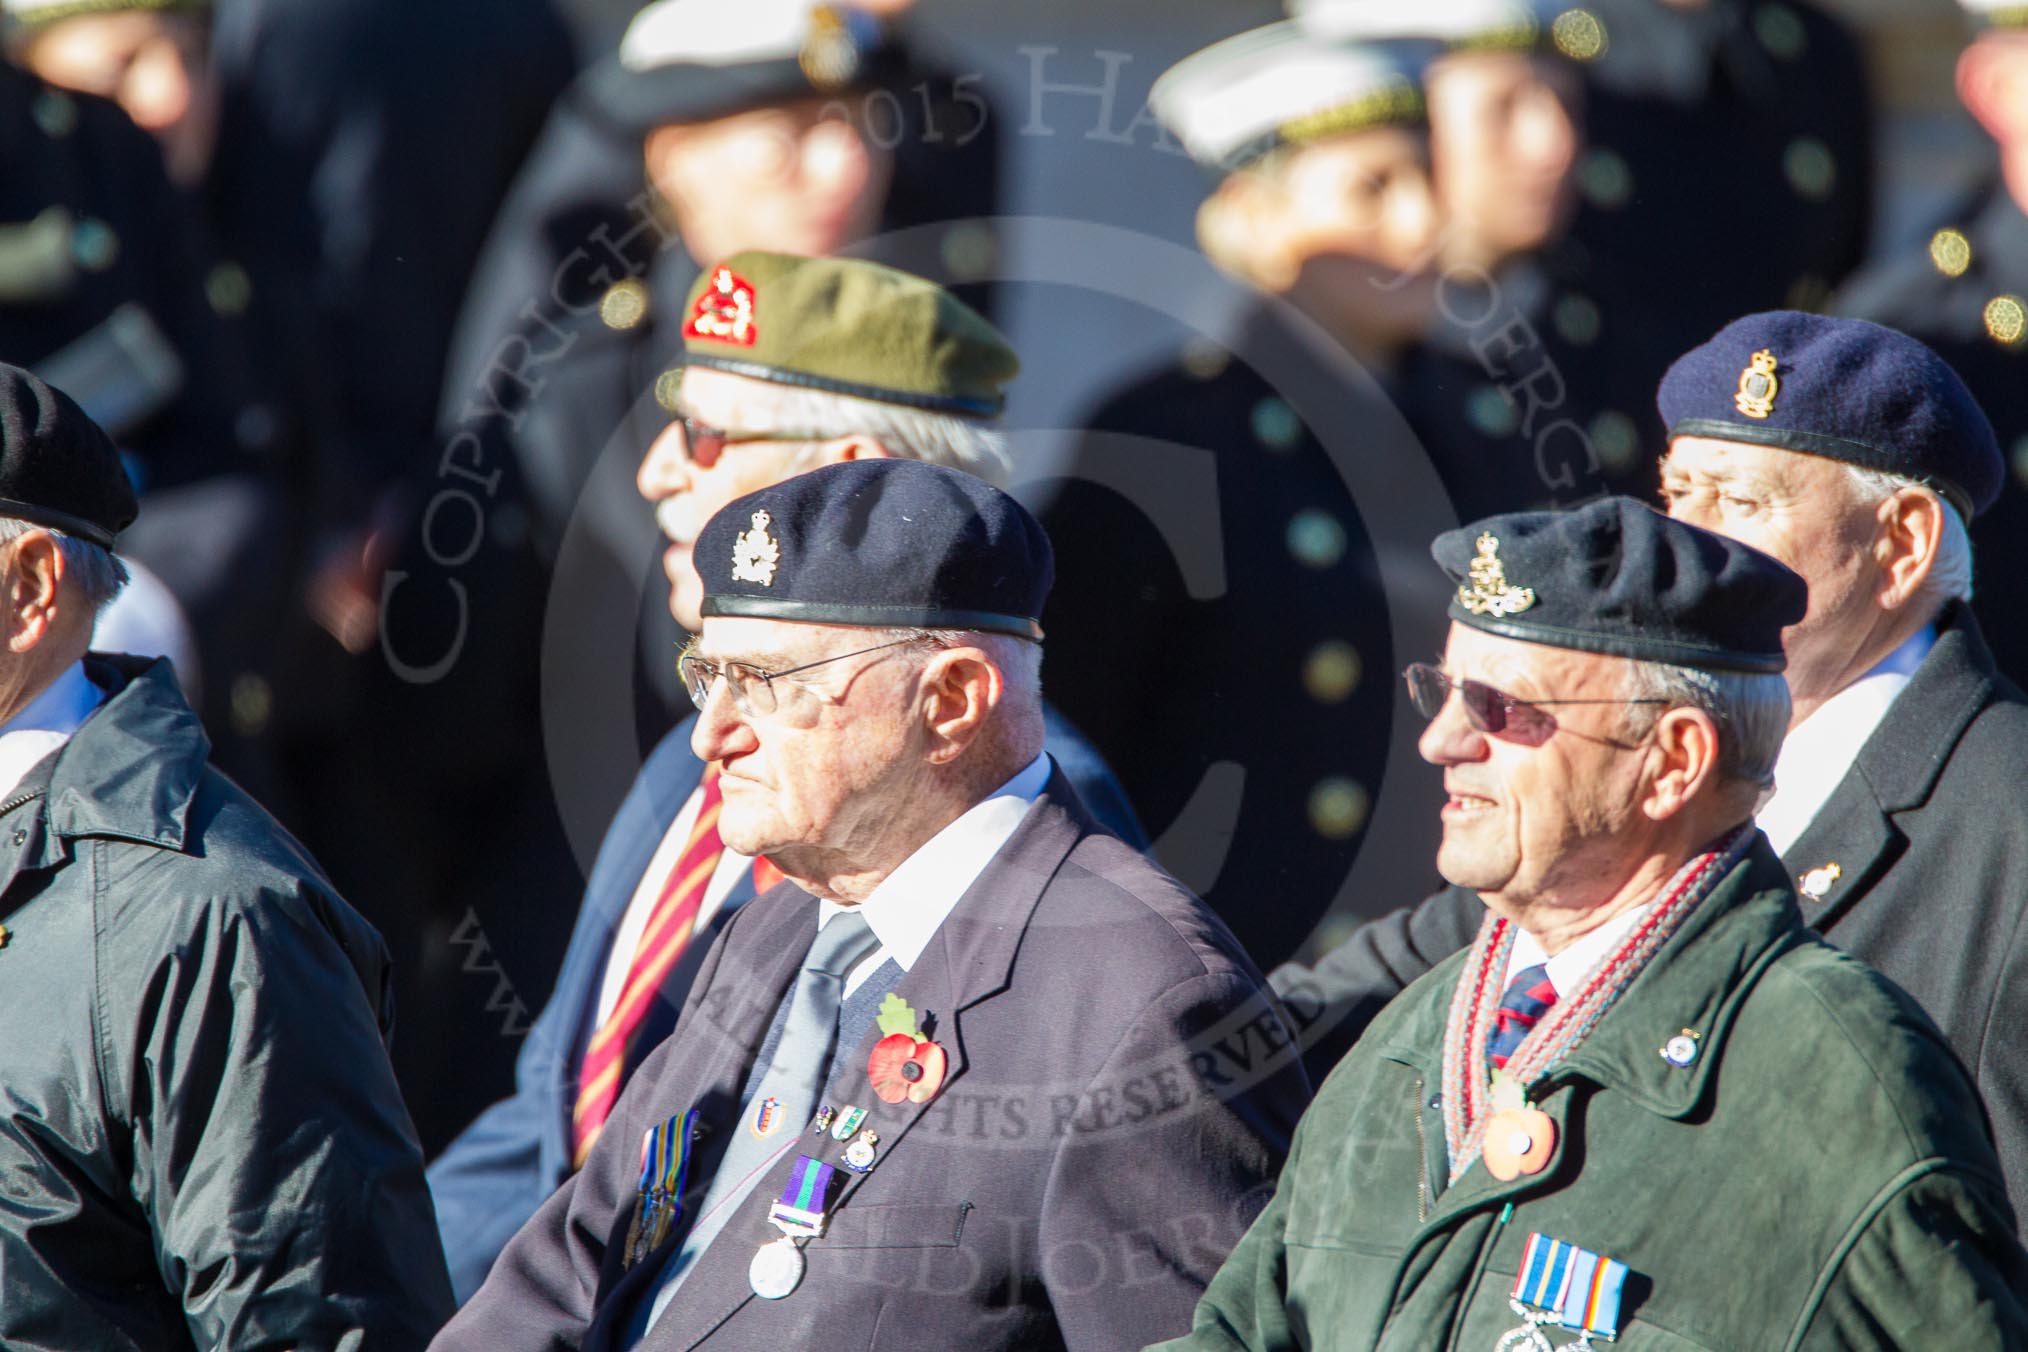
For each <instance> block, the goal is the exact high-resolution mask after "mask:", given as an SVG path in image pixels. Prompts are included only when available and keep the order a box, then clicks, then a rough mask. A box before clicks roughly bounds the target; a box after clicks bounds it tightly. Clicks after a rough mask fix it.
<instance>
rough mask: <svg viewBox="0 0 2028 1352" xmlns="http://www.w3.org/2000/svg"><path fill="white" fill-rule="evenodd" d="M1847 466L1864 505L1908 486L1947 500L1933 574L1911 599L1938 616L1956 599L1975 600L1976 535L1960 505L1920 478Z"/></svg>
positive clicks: (1882, 499) (1870, 505)
mask: <svg viewBox="0 0 2028 1352" xmlns="http://www.w3.org/2000/svg"><path fill="white" fill-rule="evenodd" d="M1846 469H1847V470H1848V471H1849V472H1850V473H1851V476H1852V487H1853V490H1854V491H1855V492H1857V493H1858V494H1859V500H1860V503H1861V505H1863V506H1866V507H1878V506H1879V505H1880V504H1881V503H1883V502H1885V501H1887V499H1888V498H1889V497H1891V496H1892V495H1893V494H1895V493H1897V492H1899V491H1901V490H1902V489H1904V488H1920V489H1921V490H1922V491H1923V492H1925V493H1928V494H1929V495H1930V496H1931V497H1933V498H1935V499H1936V500H1937V501H1939V502H1941V503H1943V508H1944V525H1943V538H1942V539H1941V540H1939V541H1938V542H1937V550H1936V558H1935V559H1934V560H1933V561H1932V562H1931V563H1930V566H1929V576H1927V577H1925V578H1924V579H1923V580H1922V590H1921V591H1919V592H1917V593H1916V594H1915V596H1913V597H1911V598H1910V603H1911V604H1915V603H1922V604H1923V605H1924V606H1925V608H1926V609H1927V610H1928V613H1929V616H1930V617H1934V616H1935V615H1936V613H1937V612H1938V611H1940V610H1942V609H1943V608H1944V607H1945V606H1946V605H1948V604H1949V603H1950V602H1952V601H1969V600H1971V599H1972V537H1971V533H1970V532H1969V531H1967V530H1966V529H1965V520H1964V518H1963V517H1961V516H1959V515H1958V509H1957V508H1956V507H1955V506H1953V505H1952V504H1951V502H1950V501H1949V500H1948V499H1946V498H1945V497H1944V496H1943V495H1942V494H1940V493H1938V492H1937V491H1936V490H1935V489H1934V488H1931V487H1930V486H1929V485H1928V484H1926V483H1924V482H1922V481H1921V480H1920V479H1911V478H1908V477H1907V476H1905V475H1901V474H1889V473H1886V472H1885V471H1883V470H1877V469H1865V468H1863V467H1861V466H1859V465H1848V466H1846Z"/></svg>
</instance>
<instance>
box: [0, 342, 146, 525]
mask: <svg viewBox="0 0 2028 1352" xmlns="http://www.w3.org/2000/svg"><path fill="white" fill-rule="evenodd" d="M138 510H139V509H138V507H137V506H136V504H135V502H134V485H133V484H132V482H131V481H129V480H128V478H127V470H126V467H125V466H124V465H122V464H121V463H120V453H119V451H117V450H116V449H114V447H113V443H112V440H111V438H109V437H107V436H106V434H105V432H104V431H102V430H101V429H100V428H99V425H98V424H97V423H95V422H93V421H92V420H91V418H90V417H89V416H87V415H86V413H85V411H84V410H83V409H81V408H79V407H78V406H77V405H76V404H75V403H73V402H71V398H70V396H69V395H67V394H65V393H64V392H63V391H62V390H59V389H56V388H55V387H53V386H51V385H49V384H46V383H45V382H44V381H43V380H42V379H41V378H40V377H38V376H36V375H35V374H33V373H32V372H29V371H24V370H22V369H21V368H20V367H18V366H8V365H6V364H4V363H0V517H13V518H16V519H18V520H21V521H32V522H34V523H35V524H36V525H38V526H48V527H49V528H51V529H52V530H60V531H63V532H65V533H67V534H70V535H75V536H77V537H78V538H79V539H81V540H89V541H90V542H91V543H93V544H95V545H102V546H104V547H105V548H107V549H111V548H112V547H113V537H114V536H116V535H118V534H119V533H120V532H121V531H123V530H125V529H126V528H127V527H128V526H129V525H130V524H132V522H133V520H134V517H135V515H136V513H137V512H138Z"/></svg>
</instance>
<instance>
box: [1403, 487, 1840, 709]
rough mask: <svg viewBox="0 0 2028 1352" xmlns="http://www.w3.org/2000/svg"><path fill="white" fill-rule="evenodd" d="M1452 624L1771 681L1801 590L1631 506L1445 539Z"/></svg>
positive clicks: (1623, 502) (1770, 565) (1805, 593)
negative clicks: (1757, 675) (1453, 584)
mask: <svg viewBox="0 0 2028 1352" xmlns="http://www.w3.org/2000/svg"><path fill="white" fill-rule="evenodd" d="M1430 553H1431V554H1432V555H1434V556H1435V558H1436V561H1437V563H1438V564H1439V565H1440V566H1441V567H1442V568H1443V570H1444V571H1445V572H1446V573H1449V574H1450V575H1451V577H1452V578H1454V579H1455V580H1456V581H1457V584H1458V589H1457V591H1456V592H1455V593H1454V594H1453V595H1452V597H1451V606H1450V614H1451V618H1452V619H1453V620H1455V621H1457V622H1458V623H1459V624H1464V625H1470V626H1471V627H1472V628H1474V629H1483V630H1485V631H1486V632H1487V633H1489V634H1498V635H1499V636H1500V637H1502V638H1512V639H1519V640H1521V641H1522V642H1524V643H1542V644H1547V645H1548V646H1550V647H1552V648H1576V649H1578V650H1580V651H1582V652H1593V653H1606V654H1608V655H1610V656H1613V657H1630V658H1633V659H1635V660H1637V661H1643V662H1668V663H1672V664H1674V665H1676V666H1682V667H1695V668H1698V669H1699V670H1704V671H1741V672H1754V673H1771V672H1779V671H1780V670H1782V668H1783V667H1784V666H1785V665H1786V661H1785V659H1784V657H1783V655H1782V630H1783V628H1784V627H1786V626H1788V625H1791V624H1794V623H1795V622H1796V621H1798V620H1800V619H1802V618H1803V611H1804V610H1805V608H1806V607H1807V605H1808V602H1809V588H1808V587H1807V586H1806V585H1805V583H1804V582H1803V579H1802V578H1801V577H1799V576H1797V575H1796V574H1795V573H1793V572H1791V571H1790V570H1789V569H1788V568H1786V567H1785V566H1783V565H1782V564H1781V563H1779V562H1777V561H1776V560H1774V559H1772V558H1769V557H1768V556H1767V555H1766V554H1763V553H1761V552H1760V551H1759V550H1757V549H1754V548H1751V547H1750V546H1747V545H1743V544H1741V543H1739V542H1738V541H1737V540H1731V539H1727V538H1726V537H1725V536H1723V535H1718V534H1715V533H1714V532H1712V531H1708V530H1703V529H1700V528H1699V527H1696V526H1692V525H1689V524H1687V523H1685V522H1682V521H1675V520H1671V519H1670V518H1669V517H1666V516H1663V515H1662V514H1661V513H1660V512H1657V511H1655V510H1654V509H1653V508H1652V507H1648V506H1646V505H1644V504H1642V503H1639V502H1636V501H1635V500H1634V499H1632V498H1601V499H1600V500H1598V501H1597V502H1593V503H1588V504H1586V505H1585V506H1583V507H1578V508H1574V509H1571V510H1569V511H1548V512H1513V513H1509V514H1507V515H1504V516H1494V517H1488V518H1486V519H1485V520H1484V521H1481V522H1479V523H1477V524H1476V525H1471V526H1465V527H1462V528H1460V529H1458V530H1452V531H1445V532H1444V533H1443V534H1442V535H1439V536H1438V537H1437V538H1436V543H1435V544H1433V545H1431V546H1430Z"/></svg>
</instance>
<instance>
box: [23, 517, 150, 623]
mask: <svg viewBox="0 0 2028 1352" xmlns="http://www.w3.org/2000/svg"><path fill="white" fill-rule="evenodd" d="M35 530H39V531H41V532H43V533H44V534H45V535H48V536H49V537H50V538H51V539H53V540H55V541H56V547H57V549H58V550H59V551H61V552H62V554H63V570H64V574H65V576H66V577H67V578H68V579H69V581H70V585H71V586H72V587H73V588H75V589H76V595H77V596H78V597H79V598H80V599H81V600H82V601H83V602H84V604H85V605H86V607H88V608H89V609H90V611H91V613H92V615H93V617H94V618H96V617H97V616H98V614H99V612H101V611H103V610H104V609H105V608H106V607H107V606H109V605H111V604H112V603H113V598H114V597H116V596H118V595H119V594H120V589H121V588H122V587H125V586H126V585H127V565H126V564H124V563H121V562H120V559H119V556H118V555H117V554H115V553H113V551H112V550H110V549H107V548H106V547H105V546H103V545H95V544H93V543H92V542H91V541H89V540H80V539H79V538H78V537H77V536H75V535H71V534H69V533H67V532H65V531H60V530H57V529H55V528H54V527H51V526H40V525H37V524H36V523H35V522H33V521H23V520H21V519H20V518H19V517H12V516H0V545H7V544H12V543H14V542H15V541H16V540H19V539H20V538H21V537H22V536H24V535H26V534H28V533H29V532H30V531H35Z"/></svg>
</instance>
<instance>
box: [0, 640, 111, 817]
mask: <svg viewBox="0 0 2028 1352" xmlns="http://www.w3.org/2000/svg"><path fill="white" fill-rule="evenodd" d="M105 697H106V696H105V692H104V691H102V690H100V689H99V688H98V687H97V686H96V685H93V684H92V679H91V677H89V676H87V675H85V669H84V663H83V662H77V663H74V664H73V665H72V666H71V667H70V668H69V669H68V670H66V671H65V672H64V673H63V675H61V676H59V677H57V678H56V679H55V680H54V681H51V682H50V683H49V686H48V688H47V689H45V690H44V691H43V692H42V693H41V694H39V695H37V696H36V697H35V698H34V699H32V700H30V701H29V702H28V707H27V708H25V709H23V710H22V711H21V712H20V713H18V714H16V715H14V717H12V718H10V719H8V720H7V723H6V725H5V726H4V727H0V794H8V793H12V792H13V791H14V790H15V789H16V788H18V787H20V784H21V781H22V780H23V779H26V778H27V777H28V772H29V771H30V770H32V769H34V768H35V766H36V763H37V762H39V761H41V760H42V759H43V758H44V757H45V756H47V755H49V754H50V753H51V752H53V751H55V750H56V749H57V748H58V747H60V746H62V745H63V744H64V743H65V742H68V741H69V740H70V739H71V735H72V734H73V733H75V732H76V731H77V730H78V729H79V728H81V727H83V726H84V721H85V720H86V719H87V718H90V717H91V715H92V711H93V710H95V709H97V708H98V707H99V705H100V703H101V702H102V701H104V699H105Z"/></svg>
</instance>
